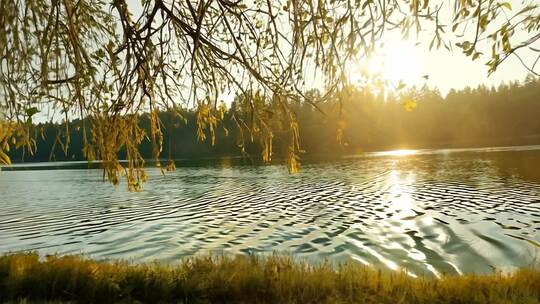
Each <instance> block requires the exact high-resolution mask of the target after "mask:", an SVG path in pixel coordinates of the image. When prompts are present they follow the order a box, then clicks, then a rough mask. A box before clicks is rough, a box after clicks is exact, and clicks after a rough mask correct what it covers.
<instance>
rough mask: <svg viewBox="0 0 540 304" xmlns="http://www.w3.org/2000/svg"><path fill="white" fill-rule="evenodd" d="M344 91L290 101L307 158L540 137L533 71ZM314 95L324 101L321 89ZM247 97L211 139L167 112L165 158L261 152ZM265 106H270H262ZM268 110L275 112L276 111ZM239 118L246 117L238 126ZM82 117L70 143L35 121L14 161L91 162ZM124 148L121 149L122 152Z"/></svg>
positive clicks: (60, 127)
mask: <svg viewBox="0 0 540 304" xmlns="http://www.w3.org/2000/svg"><path fill="white" fill-rule="evenodd" d="M344 92H345V93H343V92H342V93H341V95H339V96H333V97H332V98H327V99H326V100H325V101H323V102H319V103H316V102H315V103H307V102H306V103H302V102H298V103H296V104H293V105H292V106H291V109H292V112H293V113H294V115H295V116H296V117H295V118H296V120H297V121H298V129H299V131H300V135H301V136H300V146H301V148H302V149H303V154H304V155H303V157H309V156H331V157H332V156H339V155H345V154H358V153H362V152H365V151H379V150H390V149H424V148H463V147H480V146H507V145H530V144H539V143H540V119H539V117H538V114H539V113H540V98H539V97H540V80H539V79H538V78H535V77H532V76H530V77H527V79H526V80H524V81H521V82H517V81H516V82H512V83H508V84H501V85H500V86H498V87H486V86H479V87H477V88H465V89H462V90H450V91H449V92H448V94H447V95H446V96H444V97H443V96H442V95H441V93H440V92H439V91H438V90H437V89H432V88H428V87H426V86H424V87H422V88H410V89H406V90H404V92H401V93H400V94H399V96H398V95H397V94H392V93H390V94H386V96H385V95H384V94H381V93H379V94H376V93H374V92H373V91H371V90H369V89H360V88H358V87H352V86H351V87H350V88H349V90H344ZM308 95H310V96H312V97H313V100H321V98H318V97H319V96H318V95H320V93H319V92H318V91H317V90H313V91H310V92H308ZM408 100H410V101H414V103H412V102H409V101H408ZM404 101H405V102H404ZM262 102H263V103H264V102H269V101H262ZM248 103H249V102H247V101H245V100H243V98H241V97H239V96H237V97H236V98H235V100H234V101H233V102H232V103H231V104H230V105H229V106H228V107H226V108H224V109H223V117H222V119H221V121H220V122H218V123H217V124H216V125H215V130H214V131H215V142H214V144H213V145H212V140H211V139H210V137H211V134H210V133H209V128H207V129H206V130H203V131H204V132H205V134H204V135H203V134H198V132H197V115H198V113H197V110H196V109H190V110H169V111H162V112H161V113H160V116H159V117H160V120H161V126H162V131H163V149H162V151H161V154H160V158H161V159H182V158H207V157H223V156H248V155H250V156H258V155H259V154H260V153H261V149H262V148H261V146H262V145H261V144H260V140H262V139H260V138H257V136H254V137H251V136H250V135H249V134H250V133H249V126H248V125H247V124H249V121H250V117H249V114H242V113H246V111H242V110H241V109H240V108H241V107H243V106H245V105H246V104H248ZM260 108H262V109H263V110H262V111H264V107H260ZM268 112H270V111H269V110H268ZM241 115H244V116H245V117H244V119H243V120H241V119H238V118H239V117H241ZM267 115H269V116H270V117H271V113H269V114H268V113H267ZM239 120H241V121H243V123H242V124H239V123H238V121H239ZM83 123H85V122H84V121H81V120H73V121H71V122H70V123H69V126H68V127H69V128H67V130H69V131H68V132H69V146H68V147H67V148H66V147H65V146H64V143H65V132H66V126H65V124H64V123H51V122H48V123H39V124H35V125H34V126H33V128H32V129H33V130H34V136H35V140H36V148H37V149H36V151H33V153H29V151H25V150H24V149H22V148H20V149H13V150H12V151H11V152H10V156H11V158H12V160H13V161H14V162H23V161H24V162H32V161H64V160H85V158H84V157H83V142H82V128H81V126H82V125H83ZM140 124H141V125H142V127H143V128H144V129H149V120H148V117H145V115H143V116H142V117H141V122H140ZM277 130H279V128H277ZM201 136H202V137H205V138H206V140H202V137H201ZM286 137H287V136H286V135H285V134H280V133H279V131H278V132H275V134H273V140H274V144H273V151H272V154H273V155H274V156H275V157H276V158H280V157H283V156H284V155H285V153H286V149H287V145H286V144H285V138H286ZM139 148H140V150H141V154H142V155H143V157H145V158H151V155H152V153H151V150H152V147H151V143H150V141H149V140H145V141H143V143H142V145H141V146H140V147H139ZM66 152H67V153H66ZM123 153H124V152H123V151H122V150H121V151H119V155H120V157H123Z"/></svg>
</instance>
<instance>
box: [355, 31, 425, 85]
mask: <svg viewBox="0 0 540 304" xmlns="http://www.w3.org/2000/svg"><path fill="white" fill-rule="evenodd" d="M365 69H366V72H367V73H368V74H370V75H376V76H378V77H380V78H381V79H382V80H383V81H386V82H388V84H387V89H389V90H395V89H396V88H397V87H398V86H399V83H400V82H403V83H404V84H406V85H413V84H415V83H418V82H419V80H421V78H422V75H423V73H422V72H423V70H424V68H423V61H422V60H421V58H420V55H419V51H418V49H417V48H416V47H415V45H414V43H413V42H412V41H408V40H403V39H401V38H399V37H397V38H390V39H387V40H385V41H384V42H383V43H382V44H381V47H380V48H379V49H378V50H377V52H376V53H374V54H373V55H372V56H371V57H370V59H369V60H368V62H367V65H366V67H365Z"/></svg>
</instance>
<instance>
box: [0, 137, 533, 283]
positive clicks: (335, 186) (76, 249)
mask: <svg viewBox="0 0 540 304" xmlns="http://www.w3.org/2000/svg"><path fill="white" fill-rule="evenodd" d="M49 165H50V164H49ZM183 165H184V166H183V167H180V168H178V170H177V171H176V172H173V173H168V174H167V175H166V176H165V177H162V176H160V175H159V174H158V172H157V171H156V170H152V169H150V177H151V178H150V180H149V182H148V183H146V184H145V185H144V188H143V190H142V192H139V193H130V192H127V191H126V187H125V185H121V186H119V187H113V186H111V185H110V184H108V183H106V182H105V183H104V182H102V180H101V176H102V173H101V171H100V170H89V169H81V164H76V165H75V166H72V167H70V164H57V166H56V165H55V167H56V168H60V169H56V170H52V169H50V168H49V169H47V168H44V167H43V165H36V166H38V167H40V168H41V170H10V171H2V172H0V207H1V210H2V211H1V212H0V253H1V252H8V251H19V250H37V251H38V252H40V253H42V254H48V253H60V254H71V253H84V254H88V255H90V256H91V257H93V258H98V259H113V258H126V259H131V260H134V261H152V260H160V261H163V262H174V261H176V260H178V259H179V258H181V257H185V256H189V255H193V254H207V253H214V254H215V253H218V254H221V253H223V254H244V253H262V254H264V253H272V252H275V251H277V252H286V253H290V254H293V255H294V256H297V257H299V258H305V259H308V260H311V261H314V262H317V261H321V260H324V259H328V260H330V261H334V262H340V261H346V260H355V261H357V262H359V263H364V264H368V265H375V266H377V267H382V268H388V269H398V268H406V269H407V270H408V271H409V273H410V274H412V275H440V274H442V273H463V272H490V271H492V270H493V268H498V269H509V270H511V269H514V268H516V267H524V266H528V265H530V264H531V263H534V260H535V258H536V259H537V258H538V255H539V253H540V232H539V231H540V146H528V147H512V148H489V149H463V150H420V151H397V152H382V153H369V154H365V155H362V156H352V157H348V158H345V159H341V160H336V161H332V162H327V161H326V162H312V163H308V164H304V166H303V168H302V171H301V172H300V173H299V174H295V175H290V174H289V173H288V172H287V171H286V169H285V168H284V167H282V166H231V162H230V161H229V160H222V161H218V162H216V163H215V164H214V165H212V166H192V167H190V166H189V163H188V164H186V163H183ZM70 168H71V169H70ZM14 169H17V167H16V166H15V168H14ZM19 169H29V168H28V165H24V166H20V167H19Z"/></svg>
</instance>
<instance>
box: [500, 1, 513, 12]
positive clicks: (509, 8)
mask: <svg viewBox="0 0 540 304" xmlns="http://www.w3.org/2000/svg"><path fill="white" fill-rule="evenodd" d="M501 7H504V8H506V9H507V10H509V11H511V10H512V5H511V4H510V2H503V3H501Z"/></svg>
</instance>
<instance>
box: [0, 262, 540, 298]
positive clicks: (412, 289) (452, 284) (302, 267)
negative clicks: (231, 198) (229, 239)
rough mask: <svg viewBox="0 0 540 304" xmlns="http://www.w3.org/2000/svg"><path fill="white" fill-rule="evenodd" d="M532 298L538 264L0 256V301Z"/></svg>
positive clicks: (537, 288) (539, 279)
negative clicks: (487, 269) (425, 269)
mask: <svg viewBox="0 0 540 304" xmlns="http://www.w3.org/2000/svg"><path fill="white" fill-rule="evenodd" d="M22 299H24V301H29V302H32V301H69V302H82V303H108V302H144V303H156V302H161V303H163V302H175V303H359V302H362V303H520V304H525V303H539V301H540V270H539V269H538V267H531V268H523V269H520V270H518V271H515V272H512V273H508V274H503V273H502V272H497V271H494V273H493V274H487V275H475V274H466V275H462V276H453V275H452V276H442V277H440V278H427V277H418V278H415V277H411V276H409V275H407V274H406V272H405V271H398V272H383V271H380V270H377V269H376V268H372V267H366V266H362V265H360V264H357V263H345V264H341V265H339V266H338V267H335V265H331V264H330V263H321V264H319V265H311V264H308V263H306V262H303V261H299V260H295V259H293V258H291V257H289V256H266V257H262V256H236V257H223V256H221V257H205V256H195V257H192V258H188V259H184V260H181V261H180V262H179V263H177V264H175V265H174V266H170V265H165V264H159V263H147V264H131V263H128V262H125V261H112V262H98V261H95V260H92V259H89V258H87V257H84V256H55V255H53V256H47V257H40V256H39V255H38V254H36V253H16V254H5V255H3V256H1V257H0V302H8V301H15V302H16V301H20V300H22Z"/></svg>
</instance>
